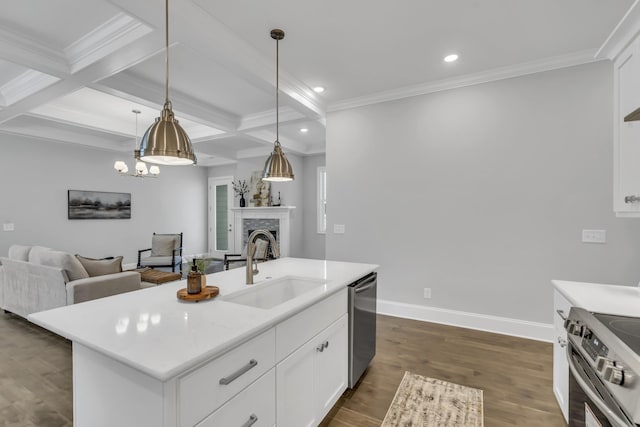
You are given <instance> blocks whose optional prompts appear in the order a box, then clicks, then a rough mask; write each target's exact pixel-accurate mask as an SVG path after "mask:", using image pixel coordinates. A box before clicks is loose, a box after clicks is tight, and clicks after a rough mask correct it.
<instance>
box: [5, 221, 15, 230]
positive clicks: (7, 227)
mask: <svg viewBox="0 0 640 427" xmlns="http://www.w3.org/2000/svg"><path fill="white" fill-rule="evenodd" d="M15 229H16V227H15V224H14V223H12V222H5V223H4V224H2V231H13V230H15Z"/></svg>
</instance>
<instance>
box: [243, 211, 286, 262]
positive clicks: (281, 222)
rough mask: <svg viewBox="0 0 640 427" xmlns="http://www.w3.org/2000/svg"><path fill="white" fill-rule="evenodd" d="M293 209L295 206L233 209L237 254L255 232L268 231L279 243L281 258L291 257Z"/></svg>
mask: <svg viewBox="0 0 640 427" xmlns="http://www.w3.org/2000/svg"><path fill="white" fill-rule="evenodd" d="M293 209H295V206H278V207H275V206H268V207H249V208H232V209H231V210H232V211H233V217H234V228H233V229H234V230H235V232H234V247H235V249H234V250H235V252H236V253H240V251H241V250H242V248H243V247H244V246H245V245H246V244H247V240H248V239H249V234H251V232H252V231H253V230H268V231H270V232H271V234H273V237H275V239H276V242H278V246H279V249H280V256H281V257H288V256H290V248H291V233H290V227H291V212H292V211H293Z"/></svg>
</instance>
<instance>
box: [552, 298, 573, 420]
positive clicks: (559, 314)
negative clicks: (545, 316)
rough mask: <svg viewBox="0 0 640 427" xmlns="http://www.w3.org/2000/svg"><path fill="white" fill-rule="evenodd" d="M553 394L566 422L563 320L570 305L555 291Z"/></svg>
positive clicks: (567, 374) (566, 403)
mask: <svg viewBox="0 0 640 427" xmlns="http://www.w3.org/2000/svg"><path fill="white" fill-rule="evenodd" d="M553 309H554V314H553V326H554V329H555V336H554V340H553V393H554V394H555V395H556V399H557V401H558V405H560V409H561V410H562V415H564V419H565V420H566V421H567V422H569V421H568V416H567V414H568V410H569V363H568V361H567V332H566V331H565V329H564V319H565V318H566V317H567V315H568V314H569V310H570V309H571V304H570V303H569V301H567V299H566V298H565V297H563V296H562V294H560V292H558V291H557V290H554V291H553Z"/></svg>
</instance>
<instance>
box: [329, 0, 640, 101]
mask: <svg viewBox="0 0 640 427" xmlns="http://www.w3.org/2000/svg"><path fill="white" fill-rule="evenodd" d="M638 1H640V0H638ZM598 60H599V59H596V58H595V50H593V49H590V50H585V51H581V52H576V53H572V54H568V55H562V56H555V57H551V58H546V59H543V60H540V61H533V62H526V63H523V64H516V65H513V66H508V67H501V68H495V69H493V70H488V71H483V72H481V73H476V74H470V75H467V76H462V77H457V78H452V79H446V80H440V81H436V82H431V83H424V84H419V85H413V86H405V87H402V88H398V89H392V90H388V91H384V92H378V93H374V94H371V95H366V96H361V97H357V98H351V99H346V100H344V101H339V102H336V103H333V104H331V105H330V106H329V108H328V110H327V111H328V112H333V111H340V110H346V109H349V108H356V107H362V106H365V105H370V104H377V103H380V102H387V101H393V100H397V99H402V98H409V97H412V96H418V95H426V94H429V93H434V92H440V91H443V90H449V89H456V88H461V87H465V86H472V85H477V84H481V83H488V82H492V81H497V80H504V79H510V78H513V77H519V76H525V75H528V74H535V73H540V72H544V71H551V70H555V69H559V68H566V67H573V66H576V65H582V64H588V63H590V62H595V61H598Z"/></svg>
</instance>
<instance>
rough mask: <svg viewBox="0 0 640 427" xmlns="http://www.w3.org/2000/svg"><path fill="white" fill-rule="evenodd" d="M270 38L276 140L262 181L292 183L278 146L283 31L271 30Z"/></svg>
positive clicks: (291, 172)
mask: <svg viewBox="0 0 640 427" xmlns="http://www.w3.org/2000/svg"><path fill="white" fill-rule="evenodd" d="M271 38H272V39H274V40H275V41H276V140H275V142H274V143H273V152H272V153H271V154H270V155H269V158H268V159H267V161H266V162H265V164H264V170H263V172H262V179H264V180H265V181H293V179H294V177H293V168H292V167H291V163H289V160H287V157H286V156H285V155H284V152H283V151H282V146H281V145H280V127H279V122H280V108H279V102H280V98H279V97H280V74H279V68H280V64H279V61H280V51H279V46H280V40H282V39H283V38H284V31H282V30H279V29H273V30H271Z"/></svg>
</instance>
